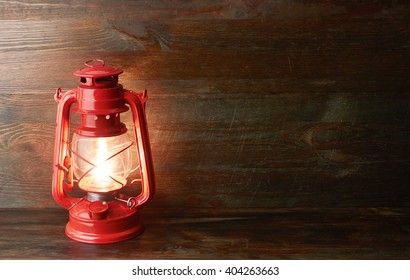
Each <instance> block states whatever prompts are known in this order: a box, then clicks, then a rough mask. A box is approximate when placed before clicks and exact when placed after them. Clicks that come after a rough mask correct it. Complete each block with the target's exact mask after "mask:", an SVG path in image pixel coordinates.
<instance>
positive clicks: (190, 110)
mask: <svg viewBox="0 0 410 280" xmlns="http://www.w3.org/2000/svg"><path fill="white" fill-rule="evenodd" d="M409 14H410V4H409V2H408V1H407V0H397V1H377V0H365V1H335V0H330V1H329V0H326V1H325V0H313V1H307V0H306V1H302V0H290V1H279V0H272V1H262V0H260V1H258V0H254V1H250V0H248V1H245V0H244V1H219V0H218V1H217V0H215V1H211V0H210V1H192V2H188V3H186V2H185V1H159V0H155V1H103V2H101V1H74V0H72V1H0V207H1V208H23V207H30V208H49V207H51V208H54V207H57V205H56V204H55V202H54V201H53V199H52V197H51V165H52V157H53V145H54V143H53V141H54V129H55V114H56V103H55V102H54V99H53V94H54V91H55V89H56V88H57V87H61V88H62V89H63V90H68V89H72V88H74V87H76V86H77V84H78V81H77V78H76V77H74V76H73V75H72V72H74V71H75V70H77V69H80V68H82V67H83V62H84V61H85V60H88V59H90V58H103V59H105V60H106V63H107V64H110V65H114V66H118V67H120V68H123V69H124V74H123V75H121V76H120V80H121V83H122V84H123V85H124V86H125V87H126V88H129V89H132V90H135V91H140V90H143V89H144V88H147V89H148V93H149V103H148V105H147V109H148V111H147V114H148V115H147V118H148V122H149V128H150V131H149V132H150V137H151V143H152V151H153V156H154V163H155V171H156V180H157V195H156V197H155V199H154V200H153V202H152V204H151V205H150V207H165V208H167V207H174V208H193V207H205V208H209V207H224V208H230V207H233V208H247V207H252V208H256V207H312V208H324V207H339V208H343V207H409V206H410V192H409V186H408V182H409V171H410V170H409V155H410V153H409V144H410V141H409V135H410V125H409V121H410V113H409V112H410V102H409V101H410V99H409V97H410V93H409V85H410V82H409V65H410V39H409V36H410V18H409ZM127 123H128V124H129V120H127Z"/></svg>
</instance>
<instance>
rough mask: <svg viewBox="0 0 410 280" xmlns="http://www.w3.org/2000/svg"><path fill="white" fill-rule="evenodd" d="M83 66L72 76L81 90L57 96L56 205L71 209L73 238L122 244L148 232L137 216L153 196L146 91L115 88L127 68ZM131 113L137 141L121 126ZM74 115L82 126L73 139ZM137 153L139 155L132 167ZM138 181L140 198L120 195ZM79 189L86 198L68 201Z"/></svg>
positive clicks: (99, 64)
mask: <svg viewBox="0 0 410 280" xmlns="http://www.w3.org/2000/svg"><path fill="white" fill-rule="evenodd" d="M85 65H86V66H87V67H85V68H83V69H81V70H78V71H76V72H74V75H76V76H78V77H79V78H80V84H79V86H78V87H77V88H76V89H73V90H69V91H67V92H65V93H62V92H61V89H60V88H58V89H57V90H56V94H55V100H56V101H57V103H58V108H57V121H56V122H57V124H56V134H55V147H54V164H53V182H52V193H53V197H54V199H55V201H56V202H57V203H58V204H60V205H61V206H62V207H64V208H66V209H68V210H69V221H68V223H67V226H66V229H65V232H66V234H67V236H68V237H70V238H71V239H74V240H77V241H81V242H85V243H93V244H104V243H113V242H119V241H123V240H126V239H129V238H132V237H135V236H137V235H138V234H140V233H141V232H142V231H143V225H142V223H141V220H140V218H139V210H140V209H141V207H143V206H144V205H145V204H147V203H148V202H149V201H150V200H151V199H152V197H153V195H154V191H155V183H154V171H153V164H152V157H151V148H150V142H149V138H148V128H147V121H146V116H145V102H146V101H147V91H146V90H144V91H143V92H142V93H135V92H133V91H130V90H126V89H124V88H123V87H122V85H121V84H119V83H118V76H119V75H120V74H121V73H122V72H123V70H121V69H118V68H115V67H111V66H106V65H105V63H104V61H103V60H100V59H94V60H89V61H87V62H85ZM129 109H131V114H132V120H133V127H132V132H133V133H132V134H133V137H129V136H128V133H127V127H126V125H125V124H124V123H122V122H121V120H120V116H121V114H122V113H124V112H126V111H128V110H129ZM72 111H73V112H75V113H77V114H79V115H80V117H81V121H80V124H79V125H78V126H77V127H76V128H75V131H74V132H73V133H72V137H71V135H70V114H71V112H72ZM132 148H136V151H137V152H136V153H133V152H132V150H131V149H132ZM133 154H137V156H136V158H137V163H136V167H135V168H133ZM134 171H135V172H138V171H139V178H138V179H134V180H131V181H130V179H129V178H128V177H129V176H130V174H131V173H132V172H134ZM135 183H139V184H141V192H140V193H138V194H137V195H136V196H129V195H126V194H125V193H126V192H124V191H123V190H124V189H126V188H127V186H130V185H133V184H135ZM77 188H78V189H80V190H82V191H83V192H85V193H86V195H85V196H83V197H76V196H74V195H70V193H71V192H72V191H73V190H75V189H77Z"/></svg>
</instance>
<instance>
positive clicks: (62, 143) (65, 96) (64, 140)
mask: <svg viewBox="0 0 410 280" xmlns="http://www.w3.org/2000/svg"><path fill="white" fill-rule="evenodd" d="M76 95H77V91H76V90H69V91H67V92H65V93H61V89H59V88H58V89H57V90H56V94H55V99H56V101H57V102H58V106H57V119H56V134H55V144H54V164H53V181H52V193H53V197H54V200H55V201H56V202H57V203H58V204H60V205H61V206H62V207H64V208H67V209H69V208H71V207H72V206H73V205H75V204H76V203H78V201H79V200H80V199H79V198H75V197H71V196H69V195H67V191H68V189H67V187H65V179H66V174H67V166H66V164H65V163H66V161H67V156H68V147H67V145H68V143H69V137H70V107H71V105H72V104H74V103H75V102H77V98H76ZM63 167H65V168H63Z"/></svg>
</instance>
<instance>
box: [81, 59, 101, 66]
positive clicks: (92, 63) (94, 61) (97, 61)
mask: <svg viewBox="0 0 410 280" xmlns="http://www.w3.org/2000/svg"><path fill="white" fill-rule="evenodd" d="M84 65H85V66H87V67H94V66H105V61H104V60H102V59H98V58H96V59H90V60H87V61H86V62H84Z"/></svg>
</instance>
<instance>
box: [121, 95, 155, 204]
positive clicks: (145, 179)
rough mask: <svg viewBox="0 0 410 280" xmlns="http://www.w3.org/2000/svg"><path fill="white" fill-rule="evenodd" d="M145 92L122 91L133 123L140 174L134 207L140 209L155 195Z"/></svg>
mask: <svg viewBox="0 0 410 280" xmlns="http://www.w3.org/2000/svg"><path fill="white" fill-rule="evenodd" d="M147 99H148V96H147V90H144V92H142V93H140V94H137V93H135V92H133V91H131V90H124V100H125V103H127V104H128V105H129V106H130V108H131V111H132V118H133V122H134V129H133V131H134V137H135V139H136V142H135V145H136V147H137V150H138V157H139V163H140V172H141V185H142V190H141V193H140V194H139V195H138V196H137V197H136V198H135V200H136V204H135V207H137V208H141V207H142V206H143V205H145V204H146V203H148V202H149V201H150V200H151V199H152V198H153V196H154V193H155V178H154V167H153V163H152V155H151V146H150V142H149V137H148V126H147V120H146V116H145V102H146V101H147Z"/></svg>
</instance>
